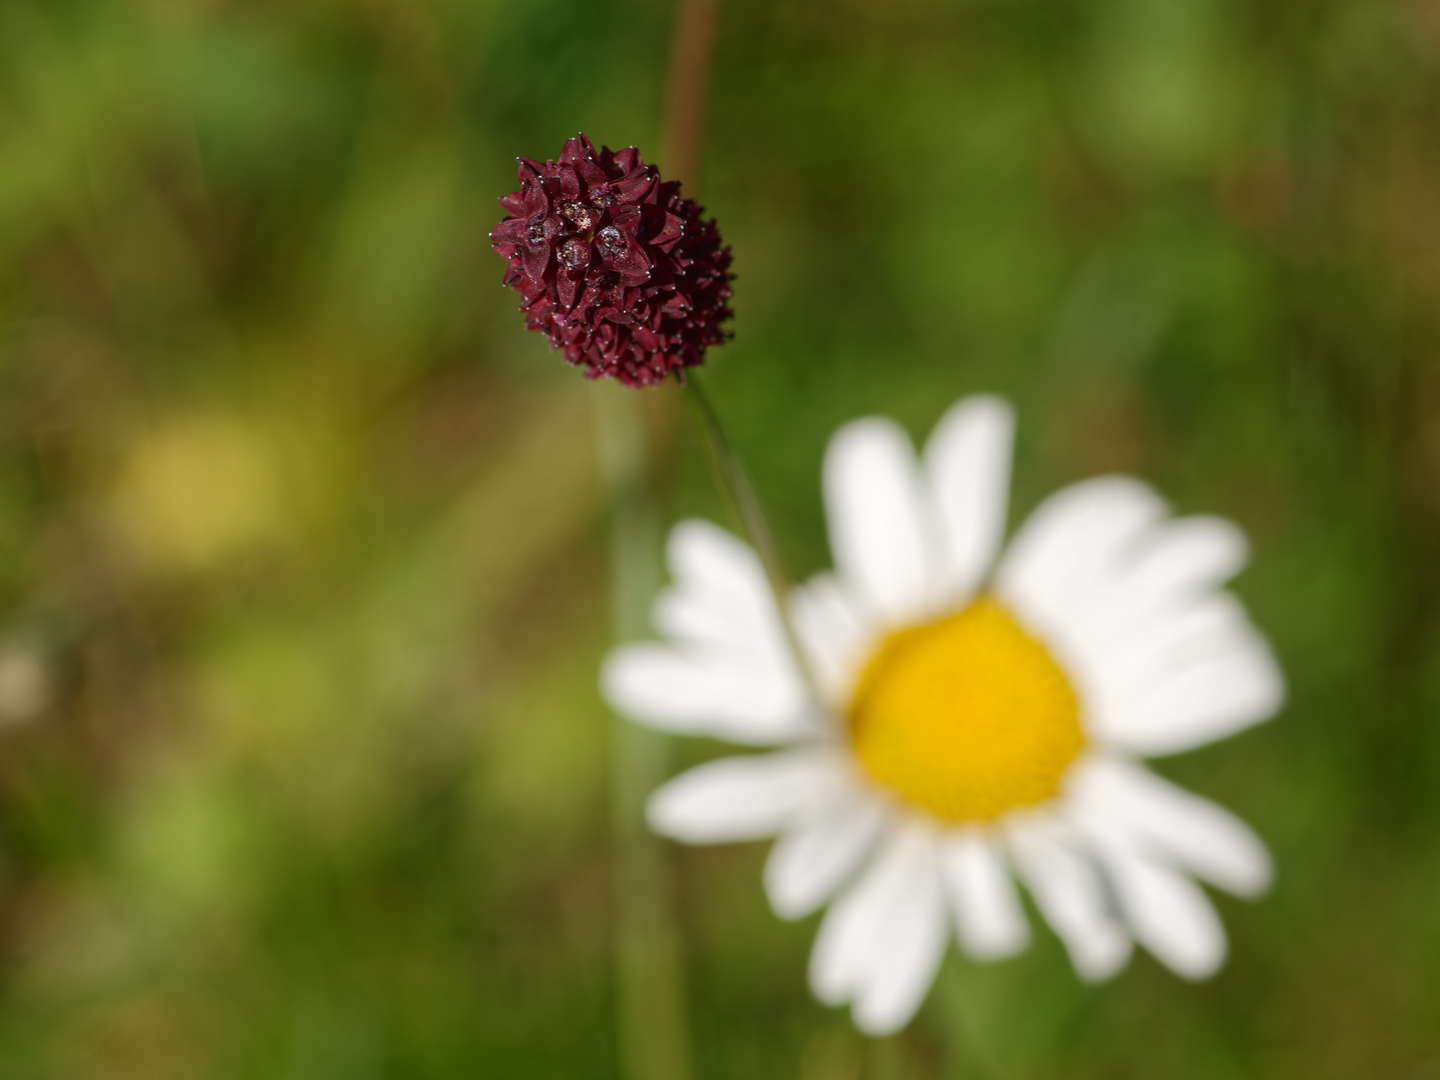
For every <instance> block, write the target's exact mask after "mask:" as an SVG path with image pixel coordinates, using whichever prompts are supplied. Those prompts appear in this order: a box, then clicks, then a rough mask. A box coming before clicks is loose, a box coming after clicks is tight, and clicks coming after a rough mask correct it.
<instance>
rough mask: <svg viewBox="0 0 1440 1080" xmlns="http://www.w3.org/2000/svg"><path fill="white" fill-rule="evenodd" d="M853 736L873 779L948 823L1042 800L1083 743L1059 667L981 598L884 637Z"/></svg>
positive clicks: (864, 679)
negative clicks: (950, 613)
mask: <svg viewBox="0 0 1440 1080" xmlns="http://www.w3.org/2000/svg"><path fill="white" fill-rule="evenodd" d="M850 739H851V742H852V744H853V745H854V748H855V753H856V756H857V757H858V758H859V760H860V765H861V767H862V768H863V769H864V770H865V772H866V773H868V774H869V775H870V776H871V777H872V778H873V779H875V780H876V781H878V782H879V783H881V784H883V785H884V786H885V787H887V788H889V789H890V790H891V791H892V792H894V793H895V795H896V796H898V797H899V798H900V799H901V800H902V801H903V802H906V803H909V804H910V805H911V806H914V807H917V808H919V809H921V810H924V811H926V812H927V813H929V814H931V815H933V816H934V817H937V818H940V819H942V820H944V821H950V822H962V821H988V820H990V819H992V818H995V817H997V816H999V815H1000V814H1002V813H1004V812H1005V811H1006V810H1010V809H1012V808H1014V807H1020V806H1033V805H1034V804H1036V803H1042V802H1045V801H1046V800H1048V799H1050V798H1052V797H1053V796H1054V795H1055V794H1056V792H1057V791H1058V790H1059V787H1060V781H1061V778H1062V777H1063V776H1064V775H1065V771H1066V770H1067V769H1068V768H1069V767H1070V764H1071V763H1072V762H1073V761H1074V760H1075V758H1076V757H1077V756H1078V755H1079V753H1080V751H1081V750H1082V749H1083V748H1084V745H1085V736H1084V734H1083V732H1082V731H1081V729H1080V710H1079V706H1078V704H1077V702H1076V699H1075V692H1074V691H1073V690H1072V689H1071V687H1070V682H1069V680H1067V679H1066V678H1065V673H1064V672H1062V671H1061V670H1060V668H1059V666H1058V665H1057V664H1056V663H1055V661H1054V660H1053V659H1052V658H1051V656H1050V654H1049V652H1047V651H1046V649H1045V647H1044V646H1043V645H1041V644H1040V643H1039V642H1038V641H1036V640H1035V639H1034V638H1033V637H1031V636H1030V635H1029V634H1027V633H1026V632H1025V631H1024V629H1022V628H1021V626H1020V625H1019V623H1017V622H1016V621H1015V619H1014V617H1013V616H1011V614H1010V613H1009V612H1008V611H1006V610H1005V609H1004V608H1003V607H1002V606H1001V605H1000V604H999V603H998V602H997V601H996V600H995V599H994V598H992V597H990V596H982V597H980V599H978V600H976V601H975V602H974V603H973V604H971V605H970V606H969V607H967V608H966V609H965V610H963V611H961V612H960V613H959V614H956V615H950V616H947V617H945V618H943V619H940V620H938V621H936V622H932V623H927V624H925V625H923V626H915V627H910V628H908V629H905V630H900V631H897V632H896V633H893V634H891V635H890V636H889V637H887V638H886V639H885V640H884V641H883V642H881V644H880V648H879V649H878V650H877V651H876V653H875V655H874V656H873V657H871V659H870V662H869V664H867V665H866V667H865V671H864V673H863V674H862V675H861V676H860V684H859V687H858V689H857V690H856V692H855V699H854V702H853V703H852V705H851V707H850Z"/></svg>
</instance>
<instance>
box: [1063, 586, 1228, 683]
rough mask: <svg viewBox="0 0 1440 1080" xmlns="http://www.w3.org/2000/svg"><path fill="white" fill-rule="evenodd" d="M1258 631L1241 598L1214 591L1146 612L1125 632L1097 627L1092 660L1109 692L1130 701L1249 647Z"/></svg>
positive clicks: (1089, 659)
mask: <svg viewBox="0 0 1440 1080" xmlns="http://www.w3.org/2000/svg"><path fill="white" fill-rule="evenodd" d="M1255 636H1256V633H1255V630H1254V628H1253V627H1252V626H1251V625H1250V620H1249V618H1248V617H1247V616H1246V614H1245V609H1244V608H1243V607H1242V606H1241V604H1240V602H1239V601H1238V600H1236V599H1235V598H1234V597H1233V596H1231V595H1230V594H1229V593H1226V592H1215V593H1210V594H1209V595H1206V596H1203V597H1199V598H1196V599H1194V600H1190V601H1188V602H1186V603H1184V604H1180V605H1167V606H1166V607H1164V608H1163V609H1161V610H1158V611H1152V612H1147V613H1146V614H1145V615H1143V616H1141V617H1137V618H1134V619H1131V620H1130V622H1129V624H1128V625H1127V626H1126V627H1125V628H1124V630H1123V631H1116V632H1111V633H1106V632H1105V631H1103V630H1097V632H1096V634H1095V635H1094V636H1093V637H1092V639H1091V644H1092V646H1093V647H1092V648H1090V649H1088V650H1087V664H1088V665H1089V666H1090V667H1091V668H1092V671H1091V674H1092V676H1093V677H1094V679H1095V681H1097V682H1098V683H1099V684H1102V685H1103V687H1104V691H1105V693H1106V695H1107V696H1108V697H1110V698H1111V699H1120V700H1127V699H1130V698H1133V697H1134V696H1136V695H1138V694H1146V693H1150V692H1152V691H1154V690H1156V689H1158V688H1159V687H1160V686H1162V685H1163V684H1164V683H1165V682H1166V681H1167V680H1168V679H1170V678H1173V677H1174V676H1175V675H1177V674H1179V673H1180V672H1181V671H1182V670H1183V669H1184V668H1185V667H1187V666H1189V665H1190V664H1193V663H1197V662H1199V661H1202V660H1206V659H1209V658H1213V657H1215V656H1219V655H1222V654H1225V653H1229V652H1234V651H1236V650H1239V649H1245V648H1248V647H1249V646H1250V643H1251V642H1252V641H1253V640H1254V639H1255Z"/></svg>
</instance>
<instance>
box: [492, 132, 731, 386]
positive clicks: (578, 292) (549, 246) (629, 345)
mask: <svg viewBox="0 0 1440 1080" xmlns="http://www.w3.org/2000/svg"><path fill="white" fill-rule="evenodd" d="M519 160H520V190H519V191H517V192H514V193H513V194H510V195H506V196H505V197H504V198H502V199H501V200H500V205H502V206H503V207H504V208H505V209H506V211H507V212H508V213H509V214H510V215H511V216H510V217H507V218H506V219H505V220H504V221H502V222H501V223H500V224H499V225H497V226H496V227H495V229H494V230H493V231H492V232H491V233H490V240H491V242H492V243H493V244H494V245H495V250H496V251H497V252H499V253H500V255H501V256H503V257H504V258H505V260H506V261H507V262H508V263H509V264H510V268H509V271H508V272H507V273H506V275H505V284H506V285H509V286H510V287H511V288H512V289H514V290H515V291H516V292H518V293H519V294H520V296H521V301H522V302H521V305H520V310H521V311H523V312H525V325H526V326H527V327H529V328H530V329H531V330H539V331H541V332H542V333H543V334H544V335H545V336H546V337H547V338H549V340H550V347H551V348H553V349H563V350H564V351H565V359H566V361H568V362H569V363H571V364H576V365H580V366H583V367H584V368H585V374H586V375H587V376H588V377H589V378H592V379H598V378H600V377H601V376H610V377H611V378H614V379H619V380H620V381H621V382H622V383H624V384H625V385H627V386H651V385H653V384H655V383H658V382H662V381H663V380H664V379H665V377H666V376H667V375H669V374H670V373H671V372H672V371H683V369H685V368H687V367H698V366H699V365H700V363H701V362H702V361H703V360H704V358H705V350H706V349H707V348H709V347H710V346H711V345H719V344H720V343H721V342H723V341H724V340H725V339H726V337H727V335H726V332H725V331H724V329H723V328H722V324H723V323H724V322H725V320H726V319H728V318H729V317H730V315H731V311H730V308H729V306H728V301H729V299H730V272H729V268H730V250H729V248H726V247H724V246H722V245H721V243H720V234H719V232H717V231H716V228H715V223H714V222H713V221H708V222H707V221H702V220H701V214H702V213H703V211H702V208H701V207H699V206H697V205H696V204H695V203H694V202H693V201H691V200H690V199H683V198H681V197H680V184H679V182H678V181H673V180H672V181H668V182H664V181H661V179H660V173H659V171H658V170H657V169H656V168H655V167H654V166H653V165H646V164H645V163H644V162H643V161H642V160H641V159H640V151H639V150H637V149H636V148H635V147H633V146H632V147H630V148H629V149H628V150H621V151H619V152H613V151H611V150H610V148H609V147H602V148H601V149H600V151H599V152H598V153H597V152H596V150H595V147H594V146H592V145H591V143H590V140H589V139H587V138H586V137H585V136H584V135H576V136H575V137H574V138H573V139H571V140H570V141H568V142H567V143H566V144H565V149H564V150H563V151H562V152H561V154H560V160H559V161H558V162H557V161H547V162H545V163H544V164H543V165H542V164H541V163H539V162H537V161H531V160H530V159H529V158H520V159H519Z"/></svg>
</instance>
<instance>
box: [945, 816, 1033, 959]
mask: <svg viewBox="0 0 1440 1080" xmlns="http://www.w3.org/2000/svg"><path fill="white" fill-rule="evenodd" d="M940 870H941V873H942V875H943V876H944V879H945V884H946V886H947V887H948V889H949V893H950V902H951V904H952V905H953V906H954V909H955V922H956V929H957V931H958V933H959V937H960V944H961V945H963V946H964V947H965V951H966V952H968V953H969V954H970V955H971V956H973V957H974V958H975V959H976V960H995V959H999V958H1000V957H1003V956H1012V955H1014V954H1015V953H1017V952H1020V951H1021V950H1022V949H1024V948H1025V946H1026V945H1028V944H1029V943H1030V924H1029V923H1028V922H1027V921H1026V919H1025V913H1024V911H1023V910H1022V909H1021V907H1020V898H1019V897H1018V896H1017V895H1016V893H1015V881H1014V879H1013V878H1012V877H1011V876H1010V871H1009V869H1008V868H1007V867H1006V866H1005V861H1004V859H1003V857H1002V856H1001V854H1000V852H999V851H998V850H997V849H996V847H995V845H994V844H993V843H992V842H991V841H990V840H989V839H988V838H987V837H986V836H984V835H983V834H982V833H981V832H979V831H978V830H968V831H966V832H964V833H961V834H960V835H958V836H955V837H953V838H951V839H947V840H945V841H943V842H942V845H941V851H940Z"/></svg>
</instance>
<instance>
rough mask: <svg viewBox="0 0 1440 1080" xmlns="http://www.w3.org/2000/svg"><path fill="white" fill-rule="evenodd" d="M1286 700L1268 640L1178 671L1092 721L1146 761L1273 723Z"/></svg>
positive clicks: (1101, 732) (1107, 708) (1112, 703)
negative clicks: (1264, 723) (1274, 717)
mask: <svg viewBox="0 0 1440 1080" xmlns="http://www.w3.org/2000/svg"><path fill="white" fill-rule="evenodd" d="M1284 700H1285V681H1284V678H1283V677H1282V676H1281V674H1280V668H1279V666H1278V665H1277V664H1276V663H1275V659H1274V657H1273V656H1271V654H1270V649H1269V647H1268V646H1267V645H1266V644H1265V642H1264V640H1263V639H1262V638H1261V637H1260V636H1259V635H1258V634H1255V633H1253V632H1252V633H1251V634H1250V636H1249V640H1248V641H1247V642H1245V645H1244V647H1241V648H1236V649H1232V650H1230V651H1229V652H1226V653H1222V654H1220V655H1217V656H1208V657H1204V658H1202V659H1198V660H1196V661H1194V662H1193V663H1189V664H1186V665H1184V666H1183V667H1179V668H1177V669H1176V670H1175V672H1174V673H1173V674H1172V675H1170V676H1169V677H1167V678H1166V679H1165V680H1164V681H1163V682H1161V683H1159V684H1158V685H1157V686H1155V687H1154V688H1153V689H1151V690H1149V691H1148V692H1146V693H1144V694H1140V695H1137V696H1135V697H1133V698H1129V699H1126V700H1116V701H1109V702H1106V703H1105V705H1104V707H1103V709H1102V710H1101V711H1100V712H1099V713H1098V714H1097V715H1095V716H1093V717H1092V718H1091V719H1090V723H1091V725H1092V726H1093V729H1094V731H1095V732H1096V734H1097V735H1099V736H1100V737H1101V738H1103V739H1106V740H1109V741H1111V742H1114V743H1115V744H1117V745H1119V746H1122V747H1124V748H1125V749H1127V750H1131V751H1134V752H1135V753H1137V754H1143V755H1145V756H1147V757H1155V756H1158V755H1161V754H1174V753H1179V752H1180V751H1182V750H1191V749H1194V748H1195V747H1197V746H1204V745H1206V744H1207V743H1212V742H1215V741H1217V740H1219V739H1223V738H1226V737H1227V736H1230V735H1233V734H1235V733H1236V732H1237V731H1242V730H1244V729H1245V728H1247V727H1250V726H1252V725H1254V724H1257V723H1259V722H1260V721H1262V720H1266V719H1269V718H1270V717H1271V716H1273V715H1275V713H1276V712H1278V711H1279V709H1280V706H1281V705H1282V704H1283V703H1284Z"/></svg>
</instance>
